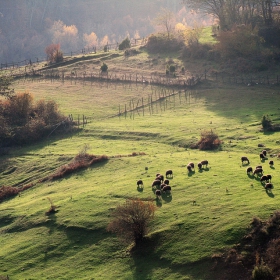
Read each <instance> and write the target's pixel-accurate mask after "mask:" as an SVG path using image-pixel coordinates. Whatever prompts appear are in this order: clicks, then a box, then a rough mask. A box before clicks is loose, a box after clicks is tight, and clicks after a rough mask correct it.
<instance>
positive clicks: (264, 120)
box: [262, 115, 272, 130]
mask: <svg viewBox="0 0 280 280" xmlns="http://www.w3.org/2000/svg"><path fill="white" fill-rule="evenodd" d="M262 127H263V129H264V130H270V129H271V128H272V121H271V119H270V118H269V116H268V115H266V116H265V115H263V117H262Z"/></svg>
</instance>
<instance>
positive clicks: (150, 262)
mask: <svg viewBox="0 0 280 280" xmlns="http://www.w3.org/2000/svg"><path fill="white" fill-rule="evenodd" d="M165 238H167V237H165V236H161V234H160V233H158V234H154V235H153V236H151V237H148V238H145V239H144V240H143V242H142V243H141V244H139V245H138V246H134V247H133V248H132V250H131V257H132V259H133V264H132V265H131V270H132V271H134V275H133V280H144V279H153V272H154V271H156V270H161V271H163V272H164V271H165V270H166V271H169V272H170V273H171V274H173V275H176V276H175V277H176V279H209V280H210V279H217V278H215V277H216V276H214V277H212V276H209V271H211V268H212V267H213V262H211V260H210V259H204V260H201V261H200V262H196V263H187V264H175V263H174V262H173V261H172V260H169V259H167V258H165V257H163V254H162V252H161V251H160V250H159V249H158V248H160V247H161V243H164V242H165V240H164V239H165ZM204 274H205V275H204ZM188 276H189V277H190V278H188ZM205 277H206V278H205ZM158 279H165V278H164V275H161V277H159V278H158ZM170 279H171V278H170ZM174 279H175V278H174Z"/></svg>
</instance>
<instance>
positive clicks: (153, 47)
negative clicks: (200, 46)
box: [146, 34, 184, 53]
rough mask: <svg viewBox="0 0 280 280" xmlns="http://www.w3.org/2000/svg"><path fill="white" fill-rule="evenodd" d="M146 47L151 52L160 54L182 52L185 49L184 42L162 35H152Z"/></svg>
mask: <svg viewBox="0 0 280 280" xmlns="http://www.w3.org/2000/svg"><path fill="white" fill-rule="evenodd" d="M146 47H147V49H148V51H149V52H152V53H153V52H154V53H155V52H156V53H159V52H160V51H163V52H165V51H180V50H181V49H182V48H183V47H184V42H183V41H182V40H180V39H178V38H175V37H171V38H169V39H168V38H167V37H166V36H163V35H160V34H156V35H155V34H152V35H150V36H149V38H148V41H147V44H146Z"/></svg>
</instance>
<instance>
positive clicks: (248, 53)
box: [216, 25, 263, 59]
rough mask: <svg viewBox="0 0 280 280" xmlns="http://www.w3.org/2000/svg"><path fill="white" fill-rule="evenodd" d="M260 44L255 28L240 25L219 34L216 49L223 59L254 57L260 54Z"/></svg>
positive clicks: (260, 40) (261, 40) (260, 39)
mask: <svg viewBox="0 0 280 280" xmlns="http://www.w3.org/2000/svg"><path fill="white" fill-rule="evenodd" d="M262 42H263V39H262V38H261V37H260V36H259V35H258V30H257V28H254V29H253V28H252V26H250V25H247V26H246V25H241V26H235V27H234V28H233V29H232V30H230V31H222V32H220V34H219V43H218V44H217V45H216V48H217V49H218V50H219V52H220V53H221V56H222V57H224V58H233V59H235V58H236V57H255V56H257V55H260V53H261V51H260V50H261V49H260V45H261V44H262Z"/></svg>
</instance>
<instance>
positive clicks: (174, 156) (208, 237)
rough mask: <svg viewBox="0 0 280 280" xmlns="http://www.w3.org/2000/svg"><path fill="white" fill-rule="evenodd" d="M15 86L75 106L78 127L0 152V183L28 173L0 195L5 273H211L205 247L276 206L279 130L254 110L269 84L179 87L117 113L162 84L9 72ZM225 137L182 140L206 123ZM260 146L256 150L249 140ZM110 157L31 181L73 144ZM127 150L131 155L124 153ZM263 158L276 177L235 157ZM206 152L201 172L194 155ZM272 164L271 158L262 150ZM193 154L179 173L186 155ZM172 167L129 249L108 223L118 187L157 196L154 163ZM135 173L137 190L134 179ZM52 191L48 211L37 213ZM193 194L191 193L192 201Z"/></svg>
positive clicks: (226, 241) (227, 240) (235, 238)
mask: <svg viewBox="0 0 280 280" xmlns="http://www.w3.org/2000/svg"><path fill="white" fill-rule="evenodd" d="M14 87H15V90H16V91H25V90H28V91H30V92H31V93H32V94H33V95H34V98H35V100H36V99H41V98H46V99H48V98H50V99H54V100H56V101H57V102H58V103H59V105H60V108H61V111H62V112H63V113H64V114H65V115H69V114H72V115H73V117H74V119H77V116H78V115H79V116H82V115H85V116H87V117H88V119H89V122H88V123H87V124H86V125H85V127H84V128H83V129H81V130H80V132H79V133H76V134H73V135H70V134H67V135H61V136H59V137H58V136H52V135H51V136H50V137H49V138H48V139H45V141H44V142H41V143H39V144H37V145H34V146H32V147H31V146H30V147H22V148H17V149H14V150H12V151H11V153H10V154H9V155H7V156H3V157H2V158H1V163H0V185H20V184H22V183H23V182H25V183H31V182H32V183H34V184H35V186H34V187H32V188H31V189H29V190H26V191H24V192H23V193H22V194H21V196H17V197H14V198H12V199H8V200H6V201H3V202H2V203H1V204H0V242H1V250H0V264H1V265H0V275H9V277H10V279H139V280H140V279H141V280H142V279H219V278H217V275H218V273H219V272H218V271H215V270H213V269H212V267H213V263H211V256H212V255H213V254H214V253H219V252H222V251H223V250H225V249H226V248H230V247H231V246H232V245H233V244H235V243H238V242H239V239H240V238H241V237H242V236H243V235H244V234H245V232H246V228H247V226H248V225H249V223H250V221H251V220H252V217H254V216H259V217H261V218H267V217H269V215H270V214H271V213H272V212H273V211H274V210H276V209H278V208H279V201H278V198H279V195H280V192H279V185H280V175H279V172H278V170H279V168H280V162H279V160H278V158H277V156H274V155H278V154H279V152H280V151H279V141H280V139H279V133H264V132H262V131H261V123H260V122H261V118H262V116H263V115H266V114H268V115H269V116H270V117H271V119H272V121H273V122H278V121H279V117H280V111H279V108H278V106H279V104H280V103H279V101H280V91H279V88H276V87H271V88H268V87H261V86H260V87H258V86H255V87H238V88H236V87H231V86H225V85H222V86H221V85H220V86H219V87H215V88H212V87H211V86H209V87H208V89H205V88H204V87H203V86H201V88H198V89H196V90H191V91H186V92H184V91H181V92H180V93H179V92H178V94H175V95H173V96H171V97H168V98H166V99H165V100H164V101H162V102H157V103H154V104H153V105H152V106H153V107H152V108H151V107H150V108H149V107H145V108H144V109H143V110H139V111H135V112H128V113H127V114H126V115H124V114H122V115H120V116H116V117H112V116H114V115H117V114H118V113H119V107H120V106H121V107H122V108H124V106H125V104H126V105H127V108H129V104H130V103H131V100H135V102H137V100H138V99H141V98H144V99H145V98H146V99H147V98H148V96H149V95H151V94H152V93H154V92H159V91H160V90H161V89H160V88H156V87H151V86H150V85H140V86H139V85H138V86H136V85H132V84H131V85H127V84H126V85H122V84H113V85H111V84H104V83H102V84H100V83H80V84H79V83H76V84H74V83H73V82H72V83H71V81H65V82H64V83H62V82H61V81H59V80H56V81H53V82H52V83H51V82H50V81H47V80H41V81H40V82H37V81H33V82H32V81H30V80H25V81H24V82H23V81H22V80H19V81H18V82H16V83H15V85H14ZM211 129H212V130H213V131H215V132H216V133H217V134H218V135H219V137H220V139H221V140H222V141H223V145H222V149H221V150H219V151H210V152H207V151H198V150H193V149H190V148H189V146H190V145H191V144H193V143H196V142H197V141H198V140H199V139H200V133H201V132H202V131H204V130H211ZM259 144H263V145H264V146H265V148H266V149H267V150H268V160H265V161H263V162H261V161H260V159H259V152H260V151H261V150H262V149H263V148H260V147H258V145H259ZM85 147H88V152H89V153H90V154H95V155H107V156H108V157H109V160H108V161H107V162H105V163H99V164H96V165H93V166H92V167H89V168H87V169H84V170H82V171H80V172H78V173H75V174H72V175H68V176H67V177H64V178H62V179H59V180H55V181H47V182H45V183H39V181H40V179H42V178H44V177H46V176H48V175H50V174H52V173H53V172H54V171H55V170H56V169H57V168H58V167H59V166H61V165H64V164H67V163H69V162H70V161H71V159H73V158H74V157H75V156H76V155H77V154H78V153H79V152H80V151H81V150H83V149H84V148H85ZM133 153H134V155H135V156H132V154H133ZM243 155H245V156H248V157H249V159H250V161H251V166H253V167H255V166H256V165H259V164H261V165H263V168H264V172H265V174H271V175H272V182H273V185H274V188H273V189H272V192H271V193H267V192H266V191H265V190H264V188H263V186H262V185H261V183H260V181H259V178H258V177H257V176H248V175H247V174H246V168H247V167H248V166H246V165H242V164H241V160H240V157H241V156H243ZM204 159H207V160H208V161H209V165H208V168H205V169H203V170H202V171H201V172H199V171H198V169H197V163H198V162H200V161H201V160H204ZM270 159H273V160H274V162H275V164H274V166H273V167H270V166H269V164H268V161H269V160H270ZM191 161H192V162H194V163H195V164H196V168H195V172H193V173H191V174H189V173H188V172H187V169H186V165H187V164H188V162H191ZM167 169H172V170H173V172H174V177H173V179H171V182H170V185H171V187H172V193H171V195H170V196H166V197H164V198H163V199H162V200H161V201H156V200H155V204H156V205H157V206H158V207H157V211H156V216H155V220H154V222H153V224H152V229H151V233H150V235H149V239H148V240H147V241H146V242H145V243H144V244H143V248H142V249H141V250H138V251H133V250H132V251H130V250H129V249H130V247H129V246H128V247H127V245H123V244H121V243H120V242H119V241H118V240H117V238H116V237H115V236H114V235H112V234H111V233H108V232H107V231H106V227H107V224H108V223H109V221H110V213H111V212H112V210H113V209H114V208H115V207H116V206H117V205H118V204H121V203H123V202H124V201H125V199H127V198H131V197H139V198H142V199H149V198H153V199H155V195H154V193H153V191H152V188H151V183H152V181H153V180H154V178H155V175H156V173H162V174H165V171H166V170H167ZM138 179H142V180H143V181H144V189H143V191H139V190H137V186H136V181H137V180H138ZM50 201H51V202H52V203H53V204H54V205H55V206H57V210H58V211H57V212H56V213H55V214H53V215H50V216H46V215H45V212H46V211H47V210H48V209H49V207H50ZM194 201H195V203H194Z"/></svg>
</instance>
